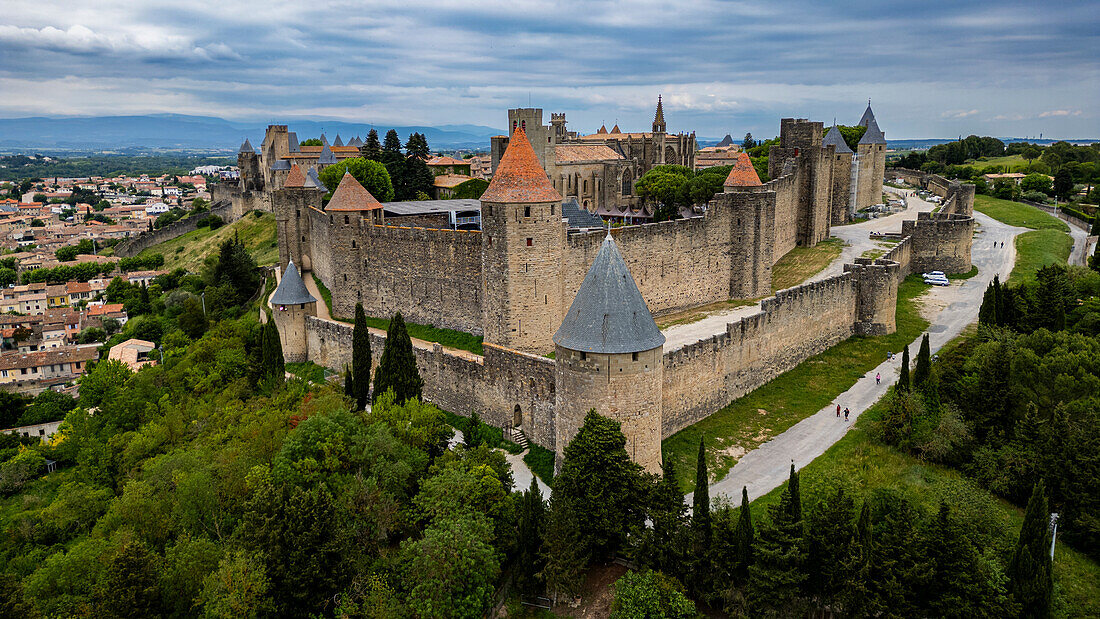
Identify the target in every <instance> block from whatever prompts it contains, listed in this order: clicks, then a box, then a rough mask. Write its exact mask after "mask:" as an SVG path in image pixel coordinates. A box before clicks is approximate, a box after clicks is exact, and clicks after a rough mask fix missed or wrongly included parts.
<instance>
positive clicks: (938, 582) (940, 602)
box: [919, 502, 995, 617]
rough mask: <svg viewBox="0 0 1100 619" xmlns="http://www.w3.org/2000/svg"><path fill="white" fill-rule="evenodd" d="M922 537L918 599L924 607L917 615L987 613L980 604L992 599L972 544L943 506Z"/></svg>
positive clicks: (942, 504) (948, 509)
mask: <svg viewBox="0 0 1100 619" xmlns="http://www.w3.org/2000/svg"><path fill="white" fill-rule="evenodd" d="M922 538H923V539H922V541H923V554H924V559H925V563H924V567H923V569H924V570H926V573H925V576H924V578H923V579H922V582H921V583H920V584H922V585H923V591H921V594H920V598H919V599H921V600H922V601H923V602H924V603H925V604H926V605H927V608H926V611H925V612H924V613H920V614H922V615H928V614H930V615H932V616H938V617H947V616H978V615H984V614H985V612H983V611H986V610H987V609H986V608H983V606H984V602H988V601H990V600H993V599H994V597H995V596H994V595H993V592H992V591H989V590H988V589H989V585H988V583H987V582H986V580H985V576H984V574H983V570H982V568H981V565H980V558H979V556H978V552H977V550H976V549H975V547H974V544H973V543H972V542H971V541H970V540H969V539H968V538H967V537H966V533H965V531H964V530H963V528H962V525H960V524H959V522H958V521H957V519H956V518H954V517H953V516H951V510H950V508H949V507H948V506H947V503H943V502H941V503H940V509H939V512H938V513H937V514H936V516H935V517H934V518H932V519H931V520H930V521H929V522H928V523H927V524H926V526H925V527H924V531H923V535H922ZM976 605H981V606H976ZM991 614H995V613H991Z"/></svg>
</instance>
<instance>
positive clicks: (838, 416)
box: [836, 404, 840, 419]
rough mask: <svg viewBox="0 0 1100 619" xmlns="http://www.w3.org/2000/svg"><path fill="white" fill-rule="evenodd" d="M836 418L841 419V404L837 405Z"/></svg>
mask: <svg viewBox="0 0 1100 619" xmlns="http://www.w3.org/2000/svg"><path fill="white" fill-rule="evenodd" d="M836 418H837V419H840V405H839V404H837V405H836Z"/></svg>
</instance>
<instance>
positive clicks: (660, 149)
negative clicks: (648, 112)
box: [653, 95, 675, 164]
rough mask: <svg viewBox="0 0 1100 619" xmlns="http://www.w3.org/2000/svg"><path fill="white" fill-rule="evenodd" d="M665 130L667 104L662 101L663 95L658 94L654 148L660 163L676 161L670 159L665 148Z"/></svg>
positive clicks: (654, 126) (654, 115)
mask: <svg viewBox="0 0 1100 619" xmlns="http://www.w3.org/2000/svg"><path fill="white" fill-rule="evenodd" d="M665 131H666V126H665V106H664V104H663V103H661V95H657V111H656V112H655V113H654V114H653V148H654V149H656V152H657V161H658V162H659V163H661V164H666V163H675V162H673V161H668V154H667V152H666V150H665Z"/></svg>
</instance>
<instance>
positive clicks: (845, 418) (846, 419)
mask: <svg viewBox="0 0 1100 619" xmlns="http://www.w3.org/2000/svg"><path fill="white" fill-rule="evenodd" d="M844 421H848V407H845V408H844Z"/></svg>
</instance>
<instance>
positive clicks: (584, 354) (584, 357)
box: [581, 350, 588, 361]
mask: <svg viewBox="0 0 1100 619" xmlns="http://www.w3.org/2000/svg"><path fill="white" fill-rule="evenodd" d="M585 359H588V353H586V352H584V351H583V350H582V351H581V361H584V360H585Z"/></svg>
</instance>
